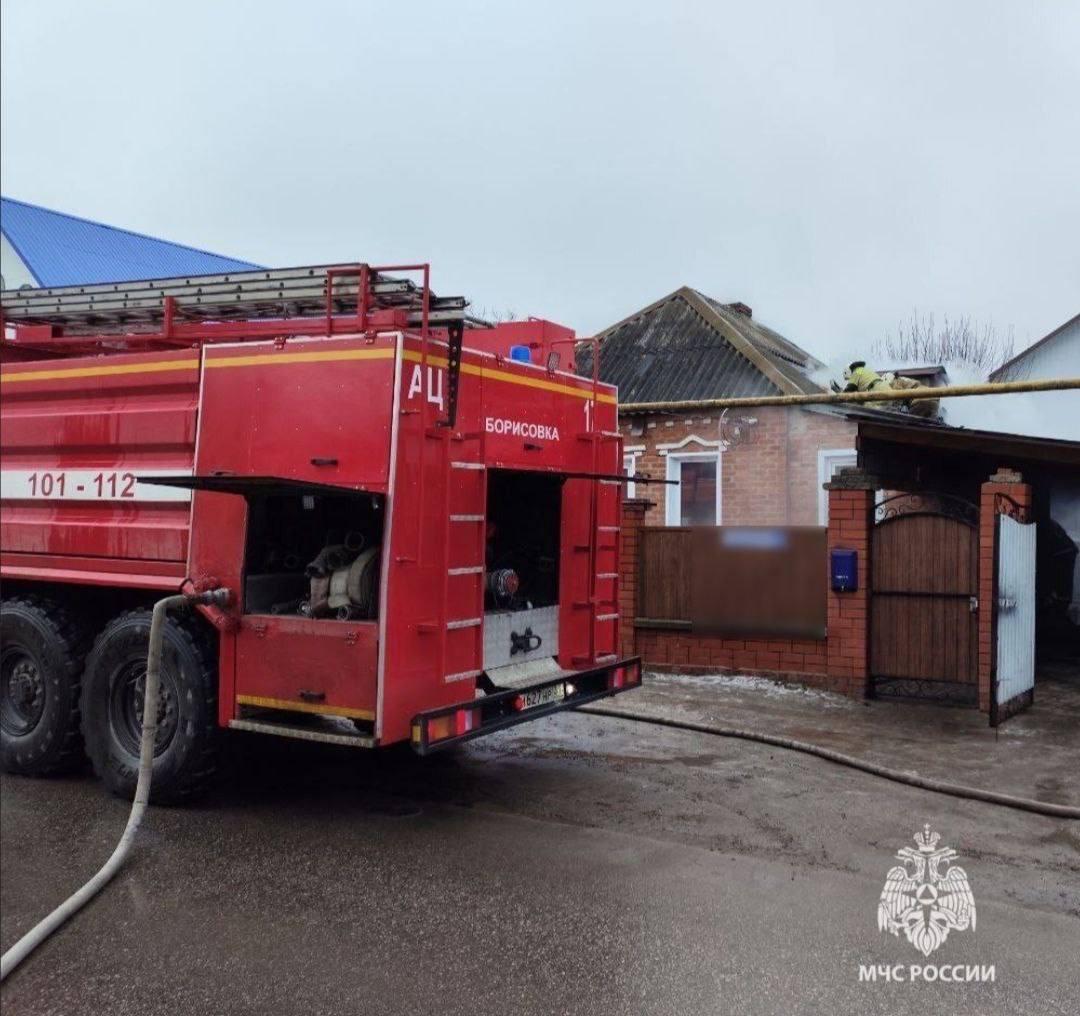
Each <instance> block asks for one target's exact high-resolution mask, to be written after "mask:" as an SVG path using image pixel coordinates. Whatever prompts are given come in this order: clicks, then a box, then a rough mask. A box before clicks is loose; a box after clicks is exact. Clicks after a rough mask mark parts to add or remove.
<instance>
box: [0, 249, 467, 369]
mask: <svg viewBox="0 0 1080 1016" xmlns="http://www.w3.org/2000/svg"><path fill="white" fill-rule="evenodd" d="M393 272H398V273H405V272H411V273H421V274H422V282H420V283H418V282H416V281H414V280H413V279H411V278H405V277H401V276H400V275H393V274H390V273H393ZM428 276H429V269H428V266H427V265H392V266H386V267H373V266H369V265H366V264H348V265H320V266H311V267H301V268H278V269H261V270H258V271H251V272H228V273H225V274H221V275H193V276H179V277H176V278H167V279H145V280H139V281H135V282H108V283H98V284H95V285H79V286H51V287H47V288H41V289H32V288H26V289H10V290H4V291H3V293H2V294H0V308H2V313H3V321H4V324H5V325H8V326H11V325H14V326H15V330H14V334H12V335H8V334H5V336H4V343H5V344H6V345H9V346H22V347H24V348H27V349H34V350H41V351H43V352H44V351H48V352H51V353H54V354H55V353H60V352H65V351H70V352H75V351H76V350H77V351H79V352H85V351H86V350H87V347H94V346H96V347H98V350H97V351H105V352H107V351H120V350H131V349H136V348H137V349H148V348H159V347H162V346H175V345H192V344H200V343H203V342H214V341H237V340H243V339H247V338H266V337H268V336H278V335H311V334H335V333H343V332H356V331H386V330H392V329H403V328H408V329H419V330H421V331H422V332H424V333H426V332H427V331H428V329H429V328H448V327H451V326H455V325H457V326H461V327H486V322H484V321H481V320H479V319H477V318H473V317H470V316H469V315H468V314H467V313H466V308H467V306H468V304H467V301H466V300H465V298H464V297H461V296H447V297H439V296H436V295H435V294H434V293H432V292H431V289H430V287H429V283H428Z"/></svg>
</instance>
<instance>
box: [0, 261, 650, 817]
mask: <svg viewBox="0 0 1080 1016" xmlns="http://www.w3.org/2000/svg"><path fill="white" fill-rule="evenodd" d="M415 276H418V277H419V279H418V280H415V279H414V277H415ZM3 314H4V339H3V347H2V349H3V354H4V355H3V360H4V361H5V362H4V363H3V366H2V369H0V384H2V403H0V409H2V423H3V432H2V445H0V450H2V456H3V462H2V491H0V494H2V507H3V517H2V526H0V574H2V577H3V583H4V589H3V615H2V624H3V629H2V636H3V648H2V659H0V669H2V673H0V721H2V722H0V733H2V745H0V762H2V764H3V767H4V768H5V769H6V770H7V771H13V772H22V773H28V774H36V773H47V772H51V771H54V770H56V769H59V768H62V767H63V766H65V765H66V764H68V763H69V762H71V761H72V760H73V759H75V758H77V757H78V756H79V754H80V753H81V751H82V750H83V746H85V750H86V751H87V753H88V754H89V755H90V757H91V760H92V761H93V763H94V766H95V768H96V770H97V772H98V773H99V775H100V776H101V777H102V778H103V779H104V780H105V781H106V783H107V784H108V786H109V787H110V789H112V790H113V791H114V792H116V793H119V794H124V795H130V794H131V793H132V792H133V790H134V785H135V774H136V766H137V760H138V743H139V734H140V731H141V716H142V711H141V706H142V700H141V692H142V684H143V682H144V680H145V670H146V650H147V638H148V630H149V610H148V607H149V606H150V605H151V604H152V602H153V600H154V599H156V598H158V597H160V596H163V595H166V594H168V593H172V592H175V591H177V590H178V589H180V590H193V591H203V590H207V589H211V588H222V587H224V588H226V589H227V590H228V591H229V600H228V603H227V605H225V606H223V607H216V606H204V605H199V606H196V607H193V608H192V609H191V610H190V611H189V612H187V614H186V615H182V616H177V617H175V618H173V619H172V620H171V621H170V622H169V627H168V630H167V632H166V640H165V643H166V651H165V657H164V666H163V674H162V689H161V703H160V707H159V726H158V735H157V736H158V748H157V756H156V757H155V769H154V794H155V798H156V799H157V800H175V799H178V798H183V797H186V796H189V795H191V794H193V793H195V792H196V791H198V790H199V789H201V787H202V786H203V785H204V784H205V782H206V781H207V778H208V777H209V776H210V775H211V773H212V772H213V770H214V766H215V762H214V753H215V749H216V746H217V743H218V735H219V731H220V730H221V729H240V730H247V731H254V732H259V733H265V734H277V735H283V736H287V737H296V738H304V739H314V740H320V741H329V742H332V743H338V744H348V745H354V746H357V747H365V748H374V747H377V746H382V745H388V744H393V743H396V742H402V741H409V742H410V743H411V744H412V746H413V747H414V748H415V749H416V750H417V751H418V752H420V753H422V754H424V753H428V752H431V751H434V750H437V749H441V748H445V747H448V746H450V745H454V744H458V743H461V742H462V741H465V740H468V739H470V738H474V737H477V736H480V735H482V734H484V733H487V732H490V731H494V730H498V729H501V728H504V727H507V726H511V725H513V724H516V723H520V722H523V721H525V720H528V719H532V718H536V717H540V716H545V715H549V714H550V713H553V712H556V711H558V710H561V709H566V708H572V707H574V706H577V705H580V704H582V703H585V702H588V701H592V700H595V699H597V698H601V697H603V696H607V695H611V694H615V693H618V692H620V691H623V690H626V689H628V688H631V687H634V686H636V685H638V684H639V683H640V662H639V661H638V660H637V659H620V657H619V653H618V645H619V641H618V625H619V587H618V562H619V535H620V534H619V520H620V515H621V496H622V477H621V475H620V473H621V464H622V454H621V444H620V438H619V434H618V428H617V422H616V411H617V395H616V392H615V390H614V389H613V388H611V387H610V386H607V385H603V384H601V383H600V382H599V381H598V380H597V378H596V376H595V374H594V376H593V378H592V379H586V378H582V377H579V376H577V375H576V374H574V373H573V372H572V371H570V370H565V369H562V367H563V366H564V365H567V366H570V365H572V363H573V351H574V345H575V341H576V340H575V339H574V334H573V332H571V331H569V330H568V329H564V328H561V327H560V326H557V325H553V324H552V323H550V322H544V321H533V320H530V321H526V322H514V323H512V324H510V325H505V326H498V325H496V326H487V325H485V324H484V323H483V322H480V321H477V320H474V319H471V318H470V317H469V316H468V314H467V312H466V304H465V301H464V300H462V299H460V298H439V297H436V296H435V295H434V294H433V293H432V292H431V290H430V287H429V285H428V269H427V266H423V265H420V266H396V267H389V268H372V267H370V266H367V265H360V264H358V265H346V266H331V267H324V268H303V269H283V270H277V271H260V272H250V273H239V274H232V275H227V276H210V277H199V278H186V279H167V280H152V281H148V282H139V283H118V284H115V285H108V286H82V287H68V288H65V289H52V290H19V291H13V292H5V293H4V294H3ZM593 364H594V367H593V369H594V371H595V370H596V366H595V364H596V357H595V356H594V357H593Z"/></svg>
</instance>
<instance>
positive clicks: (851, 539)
mask: <svg viewBox="0 0 1080 1016" xmlns="http://www.w3.org/2000/svg"><path fill="white" fill-rule="evenodd" d="M873 515H874V491H873V489H870V488H869V487H867V488H863V489H859V488H855V489H851V488H846V489H845V488H843V487H840V486H839V485H835V484H830V490H829V537H828V547H829V550H830V551H832V550H834V549H844V550H854V551H856V552H857V554H858V573H857V575H858V581H857V583H856V585H857V587H858V588H857V589H856V590H855V591H853V592H847V593H835V592H833V590H832V588H831V585H830V588H829V591H828V607H827V610H828V626H827V632H828V638H827V640H826V641H827V646H828V682H827V683H828V687H829V688H830V689H831V690H833V691H839V692H843V693H844V694H846V695H853V696H855V697H856V698H862V697H864V696H865V695H866V691H867V683H868V676H869V672H870V671H869V642H870V640H869V635H870V616H869V609H870V542H871V541H870V534H871V530H872V528H873V524H874V519H873ZM825 581H827V579H826V580H825Z"/></svg>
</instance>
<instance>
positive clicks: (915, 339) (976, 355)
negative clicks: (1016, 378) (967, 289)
mask: <svg viewBox="0 0 1080 1016" xmlns="http://www.w3.org/2000/svg"><path fill="white" fill-rule="evenodd" d="M872 348H873V352H874V354H875V356H876V357H877V358H878V359H879V360H882V361H884V360H889V361H891V362H890V364H889V366H892V364H893V363H897V364H899V363H912V362H917V363H919V364H923V365H926V366H934V365H936V364H948V363H964V364H968V365H970V366H972V367H974V368H976V369H977V370H978V371H979V372H980V373H981V374H984V375H985V374H990V373H991V372H992V371H994V370H995V369H996V368H997V367H999V366H1000V365H1001V364H1003V363H1005V362H1006V361H1008V360H1010V359H1012V355H1013V349H1014V348H1015V338H1014V336H1013V329H1012V328H1011V327H1010V328H1009V329H1008V331H1007V332H1005V333H1001V332H999V331H998V330H997V328H996V327H995V326H994V325H992V324H989V323H985V324H982V323H980V322H978V321H976V320H975V319H974V318H972V317H970V316H967V315H965V316H963V317H960V318H954V319H950V318H949V317H948V316H946V317H944V318H943V320H942V324H941V325H940V326H939V325H938V324H937V322H936V321H935V319H934V315H933V314H922V315H920V313H919V311H918V310H915V311H913V312H912V315H911V318H910V319H909V320H907V321H901V322H900V324H899V325H897V327H896V331H895V332H886V333H885V335H884V336H883V337H882V338H880V339H878V340H877V341H876V342H875V343H874V345H873V347H872ZM1012 373H1013V372H1012V371H1010V378H1009V379H1012ZM1002 380H1006V379H1005V378H1002Z"/></svg>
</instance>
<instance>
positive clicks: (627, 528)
mask: <svg viewBox="0 0 1080 1016" xmlns="http://www.w3.org/2000/svg"><path fill="white" fill-rule="evenodd" d="M651 507H652V502H651V501H645V500H643V499H641V498H633V499H627V500H626V501H623V513H622V532H621V533H620V544H619V545H620V550H619V655H620V656H622V657H626V656H633V655H634V654H635V649H636V646H637V640H636V638H635V633H634V618H635V617H636V616H637V584H638V547H639V540H640V529H641V527H642V526H643V525H644V524H645V513H646V512H647V511H648V510H649V509H650V508H651Z"/></svg>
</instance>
